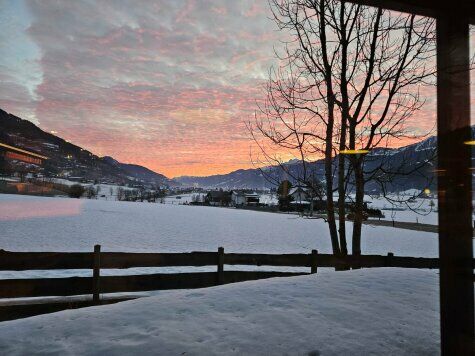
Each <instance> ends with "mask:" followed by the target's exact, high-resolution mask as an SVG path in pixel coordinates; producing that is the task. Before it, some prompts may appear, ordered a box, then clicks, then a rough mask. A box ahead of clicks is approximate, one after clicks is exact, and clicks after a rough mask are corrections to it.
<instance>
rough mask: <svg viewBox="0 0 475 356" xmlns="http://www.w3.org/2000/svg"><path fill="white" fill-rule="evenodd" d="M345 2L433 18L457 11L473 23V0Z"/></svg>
mask: <svg viewBox="0 0 475 356" xmlns="http://www.w3.org/2000/svg"><path fill="white" fill-rule="evenodd" d="M347 2H352V3H355V4H361V5H367V6H374V7H382V8H384V9H388V10H394V11H399V12H407V13H411V14H416V15H420V16H428V17H434V18H435V17H437V16H438V15H442V16H443V15H444V14H446V13H448V12H451V11H452V12H453V11H457V13H463V14H466V15H467V16H468V18H469V22H470V23H471V24H475V1H471V0H451V1H437V0H348V1H347Z"/></svg>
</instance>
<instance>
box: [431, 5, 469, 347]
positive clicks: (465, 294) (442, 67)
mask: <svg viewBox="0 0 475 356" xmlns="http://www.w3.org/2000/svg"><path fill="white" fill-rule="evenodd" d="M437 130H438V133H437V136H438V145H437V146H438V147H437V148H438V198H439V256H440V319H441V320H440V322H441V347H442V355H446V356H448V355H472V354H473V351H474V350H473V336H474V316H473V314H474V308H473V297H474V295H473V288H474V284H473V268H472V260H473V251H472V232H473V230H472V177H471V172H472V171H471V170H470V168H471V147H470V146H468V145H466V144H464V142H466V141H468V140H470V138H471V129H470V73H469V25H468V18H467V15H466V14H465V13H464V12H463V11H461V10H460V9H459V7H457V6H447V8H446V9H444V10H443V11H440V13H439V14H438V16H437Z"/></svg>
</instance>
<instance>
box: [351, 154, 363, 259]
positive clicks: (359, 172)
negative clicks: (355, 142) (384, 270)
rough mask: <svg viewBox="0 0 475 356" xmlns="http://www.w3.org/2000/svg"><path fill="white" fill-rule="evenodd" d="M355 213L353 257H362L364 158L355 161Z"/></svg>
mask: <svg viewBox="0 0 475 356" xmlns="http://www.w3.org/2000/svg"><path fill="white" fill-rule="evenodd" d="M354 161H355V165H354V171H355V189H356V196H355V207H354V208H355V211H354V221H353V239H352V243H351V250H352V254H353V255H361V226H362V224H363V199H364V175H363V167H362V166H363V158H362V157H358V158H356V159H355V160H354Z"/></svg>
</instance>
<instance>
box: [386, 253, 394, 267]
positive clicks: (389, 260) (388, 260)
mask: <svg viewBox="0 0 475 356" xmlns="http://www.w3.org/2000/svg"><path fill="white" fill-rule="evenodd" d="M393 256H394V253H392V252H388V257H387V258H386V267H392V266H393Z"/></svg>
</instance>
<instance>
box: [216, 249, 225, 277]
mask: <svg viewBox="0 0 475 356" xmlns="http://www.w3.org/2000/svg"><path fill="white" fill-rule="evenodd" d="M217 272H218V284H223V281H224V248H223V247H219V248H218V271H217Z"/></svg>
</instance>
